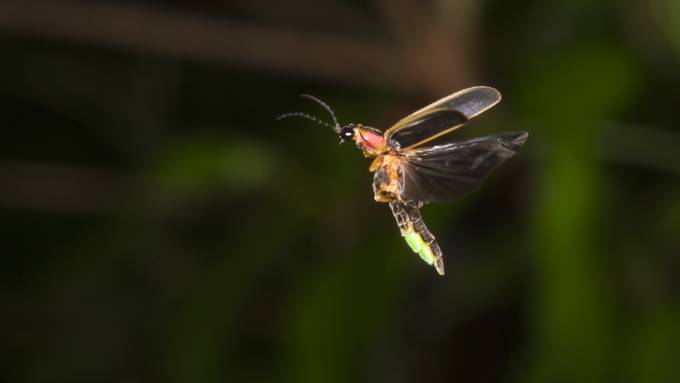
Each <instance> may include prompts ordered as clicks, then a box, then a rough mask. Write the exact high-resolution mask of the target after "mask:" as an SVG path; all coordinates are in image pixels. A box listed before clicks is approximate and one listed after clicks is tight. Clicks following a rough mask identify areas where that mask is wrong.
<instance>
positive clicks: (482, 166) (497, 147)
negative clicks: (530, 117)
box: [401, 132, 528, 203]
mask: <svg viewBox="0 0 680 383" xmlns="http://www.w3.org/2000/svg"><path fill="white" fill-rule="evenodd" d="M527 136H528V133H527V132H516V133H505V134H500V135H496V136H487V137H480V138H475V139H471V140H467V141H462V142H452V143H449V144H446V145H438V146H433V147H431V148H427V149H420V150H415V151H413V152H412V153H409V154H408V155H407V156H405V158H404V161H402V162H401V177H402V180H401V181H402V184H401V186H402V187H401V199H402V200H404V201H415V202H423V203H427V202H430V201H442V200H455V199H458V198H460V197H462V196H464V195H466V194H468V193H470V192H472V191H474V190H476V189H478V188H479V186H480V185H481V184H482V182H483V181H484V179H485V178H486V177H487V176H488V175H489V174H490V173H491V172H492V171H493V170H494V169H495V168H497V167H498V166H500V165H501V164H502V163H503V162H505V161H506V160H507V159H508V158H510V157H512V156H513V155H514V154H515V153H516V152H517V150H518V149H519V147H520V146H521V145H522V144H523V143H524V142H525V141H526V139H527Z"/></svg>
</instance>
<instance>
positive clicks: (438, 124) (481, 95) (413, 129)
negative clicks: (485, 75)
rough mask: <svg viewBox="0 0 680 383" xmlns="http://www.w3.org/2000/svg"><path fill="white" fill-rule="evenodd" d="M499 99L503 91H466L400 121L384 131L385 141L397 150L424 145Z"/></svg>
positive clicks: (485, 87) (443, 99) (482, 89)
mask: <svg viewBox="0 0 680 383" xmlns="http://www.w3.org/2000/svg"><path fill="white" fill-rule="evenodd" d="M500 100H501V94H500V92H498V91H497V90H496V89H494V88H491V87H488V86H475V87H472V88H467V89H463V90H461V91H458V92H456V93H454V94H452V95H450V96H447V97H444V98H442V99H441V100H438V101H435V102H433V103H432V104H430V105H428V106H426V107H424V108H422V109H420V110H417V111H415V112H413V113H411V114H410V115H408V116H406V117H404V118H402V119H401V120H399V121H398V122H397V123H396V124H394V125H393V126H392V127H390V128H389V129H387V130H386V131H385V135H384V138H385V142H387V143H388V145H390V146H391V147H392V148H394V149H397V150H407V149H412V148H415V147H417V146H421V145H423V144H425V143H426V142H429V141H431V140H434V139H435V138H437V137H439V136H442V135H444V134H447V133H449V132H452V131H453V130H455V129H457V128H459V127H461V126H463V125H464V124H465V123H466V122H467V121H468V120H470V119H472V118H474V117H475V116H477V115H478V114H480V113H482V112H484V111H485V110H487V109H489V108H491V107H492V106H494V105H496V104H497V103H498V102H499V101H500Z"/></svg>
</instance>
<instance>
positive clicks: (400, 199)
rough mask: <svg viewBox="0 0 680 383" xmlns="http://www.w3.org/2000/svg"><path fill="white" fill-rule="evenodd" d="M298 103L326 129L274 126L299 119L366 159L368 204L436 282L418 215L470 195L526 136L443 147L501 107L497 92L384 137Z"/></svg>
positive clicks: (438, 254) (438, 106) (454, 104)
mask: <svg viewBox="0 0 680 383" xmlns="http://www.w3.org/2000/svg"><path fill="white" fill-rule="evenodd" d="M302 97H304V98H307V99H310V100H312V101H314V102H316V103H318V104H319V105H321V106H322V107H323V108H324V109H326V111H328V113H329V114H330V116H331V119H332V123H328V122H326V121H323V120H321V119H318V118H316V117H314V116H311V115H308V114H305V113H300V112H293V113H286V114H283V115H281V116H279V117H278V119H282V118H288V117H302V118H306V119H309V120H312V121H314V122H316V123H318V124H321V125H325V126H328V127H330V128H331V129H333V131H335V133H336V134H338V135H339V137H340V143H343V142H345V141H354V143H355V144H356V146H357V148H358V149H359V150H361V152H362V153H363V155H364V156H365V157H367V158H373V162H372V163H371V165H370V166H369V171H371V172H373V197H374V199H375V200H376V202H380V203H387V204H388V205H389V207H390V210H391V211H392V214H393V215H394V218H395V219H396V221H397V226H398V227H399V231H400V232H401V235H402V236H403V237H404V239H405V240H406V243H407V244H408V246H409V247H410V248H411V250H412V251H413V252H414V253H416V254H418V255H419V256H420V258H422V260H423V261H425V262H426V263H427V264H428V265H430V266H434V268H435V270H436V271H437V272H438V273H439V274H440V275H444V258H443V253H442V250H441V249H440V247H439V245H438V244H437V241H436V240H435V237H434V235H432V233H431V232H430V230H429V229H428V228H427V226H426V225H425V222H424V221H423V218H422V216H421V214H420V209H421V208H422V207H423V205H425V204H428V203H430V202H435V201H454V200H457V199H460V198H461V197H463V196H465V195H467V194H469V193H471V192H473V191H475V190H477V189H478V188H479V187H480V186H481V185H482V182H483V181H484V179H486V178H487V176H489V174H491V172H492V171H493V170H494V169H496V168H497V167H498V166H500V165H501V164H503V163H504V162H505V161H506V160H507V159H508V158H510V157H512V156H513V155H515V153H516V152H517V150H518V149H519V148H520V146H522V144H524V142H525V141H526V139H527V137H528V135H529V134H528V133H527V132H523V131H520V132H513V133H502V134H497V135H492V136H485V137H479V138H473V139H468V140H464V141H448V142H446V140H445V138H446V137H443V136H445V135H447V134H449V133H451V132H453V131H454V130H456V129H458V128H460V127H462V126H463V125H465V124H466V123H467V122H468V121H469V120H471V119H473V118H475V117H476V116H478V115H479V114H481V113H483V112H485V111H486V110H488V109H490V108H491V107H493V106H494V105H496V104H497V103H498V102H500V100H501V94H500V92H499V91H497V90H496V89H494V88H491V87H488V86H475V87H471V88H467V89H463V90H461V91H458V92H456V93H453V94H451V95H449V96H446V97H444V98H442V99H440V100H438V101H435V102H433V103H432V104H430V105H427V106H425V107H423V108H421V109H419V110H417V111H415V112H413V113H411V114H410V115H408V116H406V117H404V118H402V119H401V120H399V121H397V123H395V124H394V125H392V126H391V127H389V128H388V129H386V130H385V131H384V132H383V131H381V130H379V129H376V128H373V127H370V126H366V125H363V124H358V123H351V124H347V125H344V126H341V125H340V124H339V123H338V120H337V118H336V116H335V113H334V112H333V110H332V109H331V108H330V107H329V106H328V104H326V103H325V102H323V101H321V100H320V99H318V98H316V97H314V96H311V95H302ZM436 139H438V140H436ZM442 141H444V142H443V143H441V142H442Z"/></svg>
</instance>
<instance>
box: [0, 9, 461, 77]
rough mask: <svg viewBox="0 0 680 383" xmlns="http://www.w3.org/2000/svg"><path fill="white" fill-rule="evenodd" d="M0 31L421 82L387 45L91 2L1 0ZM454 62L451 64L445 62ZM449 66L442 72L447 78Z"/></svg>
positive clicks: (310, 72) (319, 73) (297, 70)
mask: <svg viewBox="0 0 680 383" xmlns="http://www.w3.org/2000/svg"><path fill="white" fill-rule="evenodd" d="M0 30H2V31H5V32H10V33H15V34H21V35H27V36H34V37H40V38H46V39H52V40H67V41H75V42H83V43H91V44H96V45H108V46H113V47H118V48H124V49H131V50H134V51H140V52H152V53H157V54H169V55H175V56H179V57H187V58H191V59H201V60H211V61H219V62H226V63H230V64H237V65H242V66H245V67H248V68H253V67H255V68H260V69H264V70H271V71H278V72H284V73H287V74H294V75H300V76H314V77H320V78H324V79H329V80H334V81H346V82H351V83H354V84H373V85H379V86H388V87H394V88H398V89H402V90H418V89H420V88H422V85H421V84H420V81H419V79H418V77H417V76H413V75H412V73H410V71H408V70H405V69H408V68H404V67H403V66H402V65H401V60H400V59H401V58H402V57H403V56H402V55H398V54H396V52H397V50H396V49H390V48H389V47H388V46H386V44H384V43H382V42H379V41H372V40H370V39H369V38H364V39H357V38H348V37H341V36H332V35H327V34H324V33H323V32H320V33H309V32H307V33H305V32H302V31H300V32H296V31H293V30H285V29H281V28H275V27H271V26H265V25H254V24H245V23H239V22H234V21H227V20H219V19H217V18H210V17H207V16H200V15H196V14H185V13H180V12H178V11H172V10H169V9H163V8H160V7H150V6H141V5H133V4H130V3H105V2H91V1H59V2H53V1H37V0H5V1H2V2H0ZM452 69H455V68H452ZM454 72H455V71H453V70H451V71H449V74H450V75H451V76H452V77H453V76H454V75H453V73H454Z"/></svg>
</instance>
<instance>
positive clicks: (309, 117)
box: [276, 112, 333, 129]
mask: <svg viewBox="0 0 680 383" xmlns="http://www.w3.org/2000/svg"><path fill="white" fill-rule="evenodd" d="M289 117H302V118H306V119H308V120H312V121H314V122H316V123H317V124H319V125H323V126H327V127H329V128H331V129H333V127H332V126H331V124H329V123H327V122H326V121H322V120H320V119H318V118H316V117H314V116H310V115H309V114H306V113H302V112H291V113H285V114H282V115H280V116H278V117H276V119H277V120H282V119H284V118H289Z"/></svg>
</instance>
